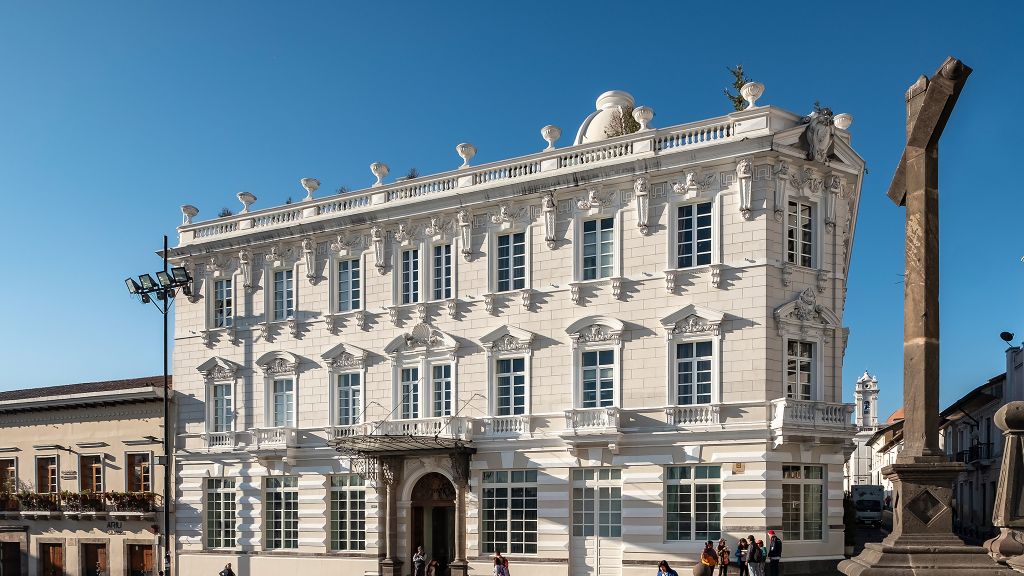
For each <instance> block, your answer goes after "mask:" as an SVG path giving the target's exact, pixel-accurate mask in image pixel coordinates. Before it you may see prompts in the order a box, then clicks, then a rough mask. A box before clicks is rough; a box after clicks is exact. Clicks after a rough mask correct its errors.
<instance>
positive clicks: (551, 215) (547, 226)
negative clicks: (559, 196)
mask: <svg viewBox="0 0 1024 576" xmlns="http://www.w3.org/2000/svg"><path fill="white" fill-rule="evenodd" d="M555 210H556V206H555V195H554V194H552V193H550V192H548V193H547V194H545V195H544V197H543V199H542V200H541V212H542V213H543V215H544V243H545V244H547V247H548V248H549V249H554V247H555V242H556V238H555Z"/></svg>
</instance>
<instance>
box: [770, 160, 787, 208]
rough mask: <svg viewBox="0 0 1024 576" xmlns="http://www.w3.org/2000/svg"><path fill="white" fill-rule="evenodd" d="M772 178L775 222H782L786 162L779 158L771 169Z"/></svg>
mask: <svg viewBox="0 0 1024 576" xmlns="http://www.w3.org/2000/svg"><path fill="white" fill-rule="evenodd" d="M772 176H774V177H775V193H774V195H773V200H774V206H773V208H774V210H775V221H776V222H782V220H783V219H784V217H785V215H786V181H787V180H788V178H789V162H786V159H785V158H781V157H780V158H779V161H778V162H776V163H775V166H773V167H772Z"/></svg>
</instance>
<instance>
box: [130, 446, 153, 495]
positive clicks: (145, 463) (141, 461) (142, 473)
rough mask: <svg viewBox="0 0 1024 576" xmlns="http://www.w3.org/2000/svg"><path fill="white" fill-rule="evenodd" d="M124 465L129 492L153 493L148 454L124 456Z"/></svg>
mask: <svg viewBox="0 0 1024 576" xmlns="http://www.w3.org/2000/svg"><path fill="white" fill-rule="evenodd" d="M125 465H126V467H127V468H128V478H127V480H128V482H127V488H128V491H129V492H152V491H153V483H152V477H151V476H150V467H149V452H140V453H136V454H126V455H125Z"/></svg>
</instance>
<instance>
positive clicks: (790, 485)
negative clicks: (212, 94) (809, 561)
mask: <svg viewBox="0 0 1024 576" xmlns="http://www.w3.org/2000/svg"><path fill="white" fill-rule="evenodd" d="M824 492H825V481H824V468H823V467H822V466H798V465H792V466H783V467H782V539H783V540H821V539H822V534H823V528H824V526H823V525H824V518H825V514H824V499H823V496H824Z"/></svg>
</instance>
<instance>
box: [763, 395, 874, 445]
mask: <svg viewBox="0 0 1024 576" xmlns="http://www.w3.org/2000/svg"><path fill="white" fill-rule="evenodd" d="M854 409H855V407H854V405H853V404H844V403H842V402H821V401H815V400H797V399H794V398H778V399H776V400H772V401H771V411H770V416H771V421H770V422H769V428H770V429H771V432H772V437H773V441H774V443H775V446H780V445H782V443H783V442H806V441H810V442H819V443H844V442H848V441H851V440H852V439H853V436H854V435H855V434H856V433H857V427H856V426H855V425H854V424H853V420H852V418H851V416H852V415H853V411H854Z"/></svg>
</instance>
